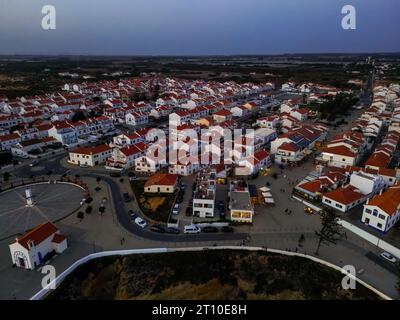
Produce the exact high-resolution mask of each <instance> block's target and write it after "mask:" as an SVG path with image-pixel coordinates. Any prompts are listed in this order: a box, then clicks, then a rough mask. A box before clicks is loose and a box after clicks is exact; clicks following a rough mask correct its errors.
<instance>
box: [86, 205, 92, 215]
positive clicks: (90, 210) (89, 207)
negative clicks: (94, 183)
mask: <svg viewBox="0 0 400 320" xmlns="http://www.w3.org/2000/svg"><path fill="white" fill-rule="evenodd" d="M92 211H93V207H92V206H88V207H87V208H86V210H85V212H86V213H87V214H90V213H92Z"/></svg>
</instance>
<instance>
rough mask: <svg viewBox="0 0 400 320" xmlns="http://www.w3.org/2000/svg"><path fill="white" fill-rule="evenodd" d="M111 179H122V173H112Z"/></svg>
mask: <svg viewBox="0 0 400 320" xmlns="http://www.w3.org/2000/svg"><path fill="white" fill-rule="evenodd" d="M110 177H113V178H120V177H121V173H119V172H111V173H110Z"/></svg>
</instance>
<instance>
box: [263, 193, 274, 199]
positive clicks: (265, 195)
mask: <svg viewBox="0 0 400 320" xmlns="http://www.w3.org/2000/svg"><path fill="white" fill-rule="evenodd" d="M262 196H263V197H264V198H272V194H271V193H269V192H263V193H262Z"/></svg>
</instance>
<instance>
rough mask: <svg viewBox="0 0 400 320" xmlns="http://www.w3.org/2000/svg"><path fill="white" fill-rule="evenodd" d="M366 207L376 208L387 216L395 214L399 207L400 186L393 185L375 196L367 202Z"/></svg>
mask: <svg viewBox="0 0 400 320" xmlns="http://www.w3.org/2000/svg"><path fill="white" fill-rule="evenodd" d="M368 205H369V206H377V207H379V208H380V209H382V210H383V211H384V212H386V213H387V214H388V215H393V214H395V213H396V211H397V209H398V207H399V205H400V185H395V186H393V187H391V188H389V189H388V190H386V191H385V192H384V193H382V194H380V195H376V196H375V197H374V198H372V199H371V200H369V202H368Z"/></svg>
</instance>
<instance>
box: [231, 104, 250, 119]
mask: <svg viewBox="0 0 400 320" xmlns="http://www.w3.org/2000/svg"><path fill="white" fill-rule="evenodd" d="M230 111H231V113H232V116H233V117H244V116H247V115H248V114H250V111H249V109H247V108H246V107H244V106H239V107H233V108H232V109H231V110H230Z"/></svg>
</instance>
